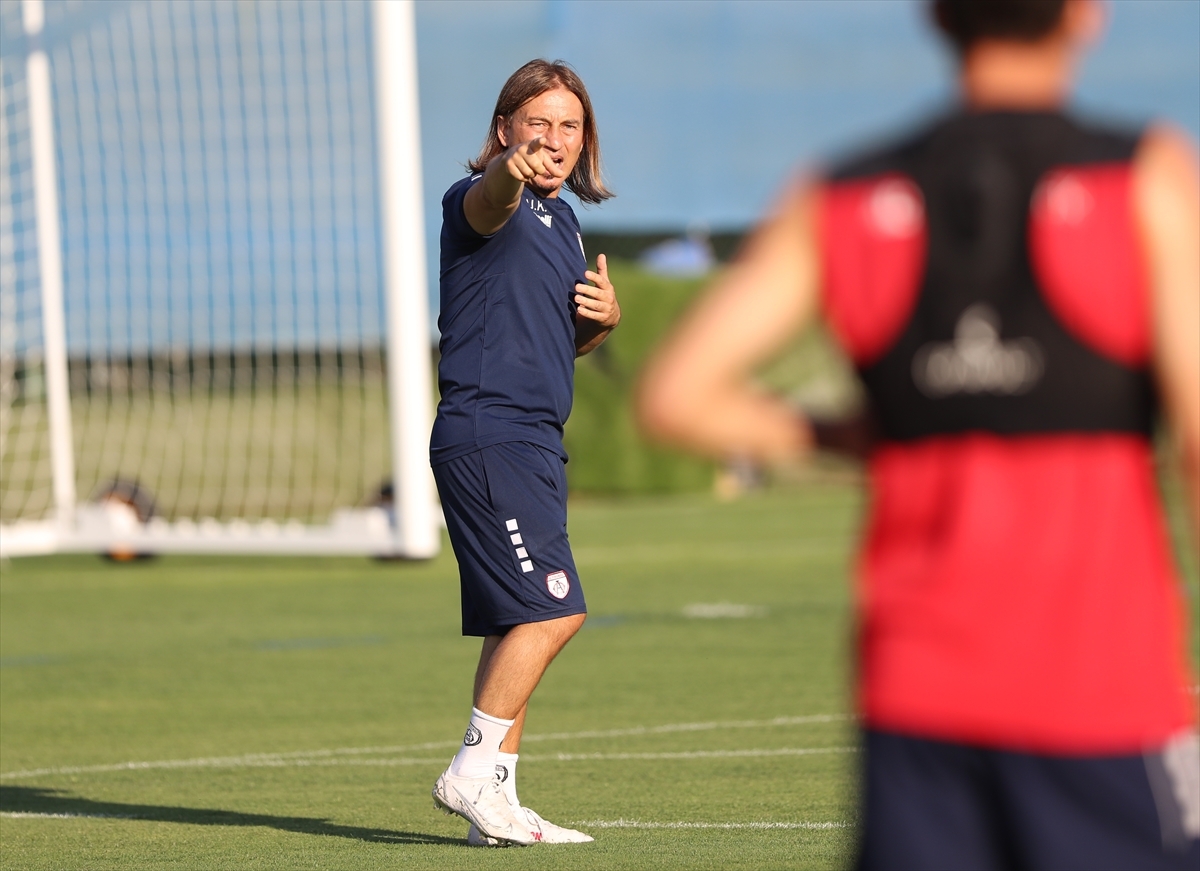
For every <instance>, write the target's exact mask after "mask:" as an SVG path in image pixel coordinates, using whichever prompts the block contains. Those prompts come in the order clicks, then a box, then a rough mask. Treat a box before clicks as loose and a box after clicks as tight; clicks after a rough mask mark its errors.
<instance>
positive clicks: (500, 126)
mask: <svg viewBox="0 0 1200 871" xmlns="http://www.w3.org/2000/svg"><path fill="white" fill-rule="evenodd" d="M496 138H497V139H499V140H500V144H501V145H503V146H504V147H505V148H508V119H507V118H505V117H504V116H503V115H497V116H496Z"/></svg>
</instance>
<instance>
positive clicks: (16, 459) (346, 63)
mask: <svg viewBox="0 0 1200 871" xmlns="http://www.w3.org/2000/svg"><path fill="white" fill-rule="evenodd" d="M413 19H414V10H413V0H256V2H254V3H250V4H247V3H244V2H239V0H172V2H171V3H160V2H157V0H20V2H7V0H6V2H5V3H3V4H0V33H2V36H0V558H6V557H15V556H24V555H34V554H49V553H56V552H101V553H108V554H111V555H114V556H134V555H141V554H156V553H239V554H252V553H261V554H363V555H376V556H395V557H403V558H414V559H423V558H428V557H432V556H434V555H435V554H436V553H437V552H438V549H439V546H440V539H441V536H440V526H441V515H440V511H439V509H438V507H437V503H436V497H435V492H434V487H433V483H432V475H431V473H430V471H429V465H428V437H429V428H430V421H431V415H432V409H433V399H432V375H431V366H430V363H431V359H430V357H431V332H430V324H429V311H428V299H427V296H428V281H427V274H426V264H425V228H424V219H423V204H422V190H421V155H420V138H419V113H418V93H417V64H416V41H415V32H414V20H413Z"/></svg>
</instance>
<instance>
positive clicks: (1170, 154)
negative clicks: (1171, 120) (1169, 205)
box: [1134, 124, 1200, 196]
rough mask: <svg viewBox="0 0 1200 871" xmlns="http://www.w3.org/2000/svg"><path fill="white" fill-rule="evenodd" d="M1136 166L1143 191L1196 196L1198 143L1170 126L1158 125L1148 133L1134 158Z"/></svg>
mask: <svg viewBox="0 0 1200 871" xmlns="http://www.w3.org/2000/svg"><path fill="white" fill-rule="evenodd" d="M1134 167H1135V172H1136V182H1137V185H1138V188H1139V191H1140V192H1144V193H1149V192H1153V193H1159V194H1166V195H1172V194H1174V195H1176V196H1178V195H1180V194H1184V195H1186V194H1187V193H1189V192H1191V193H1193V194H1194V193H1195V190H1196V188H1197V185H1198V184H1200V156H1198V154H1197V150H1196V143H1195V142H1193V141H1192V139H1191V137H1190V136H1188V134H1187V133H1185V132H1184V131H1182V130H1180V129H1179V128H1178V127H1175V126H1173V125H1170V124H1155V125H1153V126H1152V127H1150V128H1149V129H1148V130H1147V131H1146V135H1145V136H1143V137H1142V141H1141V142H1140V143H1139V145H1138V149H1137V153H1136V154H1135V155H1134ZM1147 189H1149V190H1147Z"/></svg>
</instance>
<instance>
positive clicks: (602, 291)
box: [575, 254, 621, 357]
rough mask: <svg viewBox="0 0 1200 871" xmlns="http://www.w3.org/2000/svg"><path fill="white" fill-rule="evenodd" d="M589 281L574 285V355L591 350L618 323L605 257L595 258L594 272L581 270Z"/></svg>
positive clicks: (615, 301)
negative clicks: (588, 282)
mask: <svg viewBox="0 0 1200 871" xmlns="http://www.w3.org/2000/svg"><path fill="white" fill-rule="evenodd" d="M584 276H585V277H586V278H587V280H588V281H590V282H591V284H583V283H580V284H576V285H575V356H576V357H582V356H583V355H584V354H586V353H588V352H589V351H594V350H596V349H597V348H599V347H600V344H601V343H602V342H603V341H604V340H605V339H607V338H608V334H609V333H611V332H612V331H613V330H614V329H615V328H616V326H617V324H619V323H621V306H620V305H619V304H618V303H617V292H616V290H615V289H614V288H613V286H612V282H611V281H609V280H608V258H607V257H605V256H604V255H603V254H601V255H600V256H599V257H597V258H596V271H595V272H591V271H590V270H589V271H588V272H585V273H584Z"/></svg>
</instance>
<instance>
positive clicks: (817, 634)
mask: <svg viewBox="0 0 1200 871" xmlns="http://www.w3.org/2000/svg"><path fill="white" fill-rule="evenodd" d="M859 511H860V496H859V494H858V490H857V488H856V486H855V485H854V483H853V481H851V480H845V481H842V482H841V483H839V482H838V481H837V480H821V479H816V480H812V481H810V482H809V483H808V484H807V485H805V486H803V487H789V488H784V489H779V490H774V491H768V492H765V493H759V494H755V495H752V496H750V497H748V498H745V499H742V500H740V501H737V502H733V503H718V502H715V501H713V500H712V499H710V498H708V497H701V496H669V497H640V498H638V499H632V500H630V499H627V500H613V501H600V500H590V501H577V502H576V503H575V504H574V505H573V507H572V513H571V535H572V542H573V545H574V547H575V551H576V555H577V559H578V563H579V568H580V572H581V574H582V576H583V578H584V582H585V585H586V588H587V591H588V600H589V605H590V609H591V616H590V618H589V621H588V623H587V625H586V626H585V628H584V630H583V631H582V632H581V633H580V635H579V636H578V637H577V638H576V639H575V640H574V641H573V642H572V643H571V645H570V646H569V647H568V648H567V650H566V652H565V653H564V654H563V656H562V658H561V659H560V660H559V661H558V662H556V663H555V664H554V666H553V667H552V668H551V670H550V672H549V673H548V675H547V677H546V679H545V681H544V682H543V684H542V686H541V687H540V688H539V690H538V693H537V694H536V696H535V697H534V701H533V706H532V709H531V712H530V717H529V723H528V727H527V732H528V740H527V741H526V743H525V745H524V748H523V750H524V752H523V754H522V763H521V770H520V780H521V795H522V798H523V800H524V802H525V803H526V804H528V805H530V806H531V807H533V808H535V809H536V810H538V811H539V812H540V813H542V815H543V816H545V817H547V818H548V819H551V820H553V821H556V822H561V823H568V824H571V825H575V826H577V827H579V828H583V829H585V830H587V831H589V832H591V833H592V834H594V835H595V836H596V842H595V843H593V844H586V845H580V846H559V847H554V846H544V845H539V846H535V847H530V848H524V849H510V850H480V849H474V848H469V847H467V846H466V845H465V841H464V838H465V835H466V828H467V826H466V824H465V823H464V822H462V821H461V820H459V819H458V818H454V817H445V816H442V815H441V814H440V813H439V812H437V811H435V810H434V809H433V808H432V805H431V801H430V799H429V789H430V787H431V785H432V782H433V780H434V778H435V777H436V776H437V774H438V772H439V771H440V770H441V769H442V768H443V767H444V766H445V764H446V762H447V760H448V759H449V758H450V756H451V755H452V754H453V752H454V749H455V748H456V747H457V745H458V741H459V737H460V734H461V731H462V729H463V727H464V724H465V721H466V717H467V714H468V713H469V707H470V698H469V686H470V681H471V675H472V670H473V665H474V661H475V658H476V656H477V651H478V642H477V641H475V640H473V639H463V638H461V637H460V636H459V635H458V602H457V597H458V592H457V583H456V569H455V566H454V562H453V559H452V557H451V556H450V555H449V553H445V554H443V556H441V557H440V558H439V559H437V560H435V561H433V562H430V563H426V564H411V565H410V564H397V563H375V562H370V561H367V560H363V559H327V560H319V559H305V560H298V559H261V558H260V559H234V558H203V559H201V558H169V559H162V560H158V561H153V562H147V563H143V564H132V565H113V564H108V563H105V562H103V561H101V560H99V559H97V558H94V557H55V558H46V559H31V560H23V561H14V562H11V563H9V564H7V565H5V566H4V567H3V577H2V583H0V603H2V608H0V620H2V622H0V630H2V631H0V644H2V647H0V665H2V666H3V668H2V670H0V796H2V798H0V866H2V867H3V868H14V869H16V868H21V869H26V868H31V869H32V868H139V869H142V868H188V869H193V868H405V869H410V868H411V869H425V868H437V869H447V868H464V869H489V868H579V869H618V868H655V869H659V868H686V869H696V868H713V869H724V868H746V869H765V868H821V867H844V866H846V865H847V864H848V863H849V861H850V860H851V857H852V854H853V844H854V835H855V828H854V826H855V812H854V783H855V776H854V772H855V768H856V764H857V756H856V751H855V735H854V730H853V725H852V723H851V722H850V721H849V720H848V719H847V718H846V714H847V712H848V711H849V710H850V707H851V705H850V701H849V696H848V689H847V687H848V670H849V665H848V663H849V661H850V660H849V656H848V655H847V654H848V650H849V644H850V626H849V616H850V614H849V607H850V606H849V603H850V596H849V591H848V587H847V584H846V577H847V574H848V569H849V562H850V559H851V557H850V554H851V550H852V545H853V540H854V537H855V534H856V527H857V518H858V513H859ZM1186 574H1187V576H1188V579H1189V581H1188V589H1189V595H1190V596H1191V600H1190V605H1191V607H1190V611H1191V612H1192V619H1193V620H1195V619H1196V595H1195V593H1196V570H1195V562H1194V559H1193V558H1192V557H1191V555H1190V554H1189V555H1188V556H1187V568H1186ZM696 606H708V607H707V608H704V607H699V608H698V607H696ZM689 615H693V616H689ZM696 615H709V616H696ZM720 615H724V616H720ZM1192 648H1193V657H1194V649H1195V645H1194V644H1193V645H1192Z"/></svg>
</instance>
